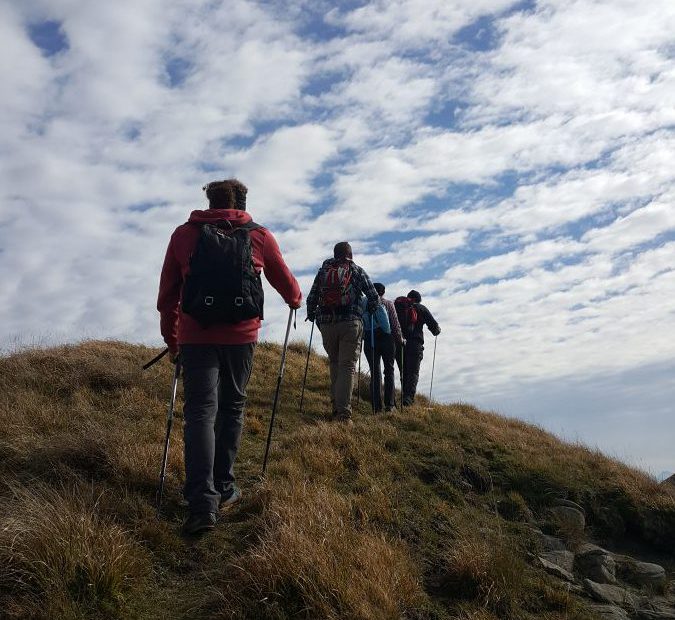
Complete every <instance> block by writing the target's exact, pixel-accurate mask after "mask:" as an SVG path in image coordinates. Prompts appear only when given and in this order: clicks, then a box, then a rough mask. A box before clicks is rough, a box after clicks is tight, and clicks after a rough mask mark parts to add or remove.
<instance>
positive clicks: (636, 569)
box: [614, 555, 666, 587]
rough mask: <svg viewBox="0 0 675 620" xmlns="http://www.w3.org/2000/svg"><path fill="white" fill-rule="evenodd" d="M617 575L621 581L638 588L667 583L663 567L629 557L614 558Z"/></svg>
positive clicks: (616, 556)
mask: <svg viewBox="0 0 675 620" xmlns="http://www.w3.org/2000/svg"><path fill="white" fill-rule="evenodd" d="M614 561H615V563H616V567H617V571H616V572H617V574H618V575H619V577H621V579H623V580H624V581H627V582H628V583H632V584H634V585H636V586H653V587H658V586H661V585H663V584H664V583H665V582H666V571H665V569H664V568H663V566H659V565H658V564H652V563H650V562H639V561H637V560H635V559H633V558H631V557H628V556H618V555H615V556H614Z"/></svg>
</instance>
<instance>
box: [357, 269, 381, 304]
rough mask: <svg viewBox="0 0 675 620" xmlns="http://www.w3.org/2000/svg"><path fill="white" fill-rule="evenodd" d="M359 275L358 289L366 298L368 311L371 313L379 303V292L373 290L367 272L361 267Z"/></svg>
mask: <svg viewBox="0 0 675 620" xmlns="http://www.w3.org/2000/svg"><path fill="white" fill-rule="evenodd" d="M360 276H361V278H360V279H361V282H360V289H361V292H362V293H363V294H364V295H365V296H366V298H367V299H368V312H370V313H371V314H372V313H373V312H375V310H377V307H378V306H379V305H380V294H379V293H378V292H377V291H376V290H375V287H374V286H373V283H372V282H371V280H370V277H368V274H367V273H366V272H365V271H364V270H363V269H361V272H360Z"/></svg>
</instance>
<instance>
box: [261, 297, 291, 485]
mask: <svg viewBox="0 0 675 620" xmlns="http://www.w3.org/2000/svg"><path fill="white" fill-rule="evenodd" d="M294 312H295V310H294V309H293V308H291V310H290V312H289V313H288V325H287V326H286V338H285V339H284V348H283V350H282V351H281V364H280V365H279V376H278V377H277V389H276V392H275V393H274V404H273V405H272V417H271V419H270V430H269V432H268V433H267V445H266V446H265V457H264V458H263V466H262V475H263V476H264V475H265V471H266V470H267V457H268V456H269V453H270V443H271V442H272V429H273V428H274V418H275V416H276V414H277V406H278V405H279V392H280V391H281V380H282V379H283V378H284V369H285V367H286V351H287V350H288V336H289V334H290V333H291V323H292V322H293V313H294Z"/></svg>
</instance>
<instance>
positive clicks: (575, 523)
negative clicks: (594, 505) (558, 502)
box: [550, 506, 586, 536]
mask: <svg viewBox="0 0 675 620" xmlns="http://www.w3.org/2000/svg"><path fill="white" fill-rule="evenodd" d="M550 512H551V517H552V518H553V521H554V522H555V523H556V525H557V526H558V528H559V529H560V530H561V531H562V532H565V534H567V535H568V536H580V535H581V534H582V533H583V531H584V529H585V528H586V517H584V513H583V512H581V511H580V510H577V509H576V508H572V507H570V506H554V507H553V508H551V510H550Z"/></svg>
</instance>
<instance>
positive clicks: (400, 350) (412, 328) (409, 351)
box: [395, 290, 441, 407]
mask: <svg viewBox="0 0 675 620" xmlns="http://www.w3.org/2000/svg"><path fill="white" fill-rule="evenodd" d="M403 299H405V298H400V297H399V298H397V299H396V302H395V305H396V313H397V315H398V320H399V323H400V324H401V330H402V332H403V338H404V339H405V345H403V344H398V345H397V347H396V363H397V364H398V369H399V371H400V372H401V377H402V383H403V386H402V389H401V392H402V394H401V402H402V404H403V405H404V406H406V407H408V406H410V405H412V404H413V402H414V401H415V393H416V392H417V382H418V381H419V378H420V364H421V363H422V358H423V357H424V333H423V328H424V326H425V325H426V326H427V329H428V330H429V331H430V332H431V333H432V334H433V335H434V336H438V334H440V333H441V328H440V327H439V325H438V323H437V322H436V319H434V317H433V316H432V314H431V312H429V309H428V308H427V307H426V306H423V305H422V303H421V302H422V296H421V295H420V294H419V293H418V292H417V291H415V290H412V291H410V292H409V293H408V295H407V303H406V302H403V303H399V300H401V301H402V300H403ZM411 315H412V316H411ZM413 317H414V320H413ZM401 361H403V367H401Z"/></svg>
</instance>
